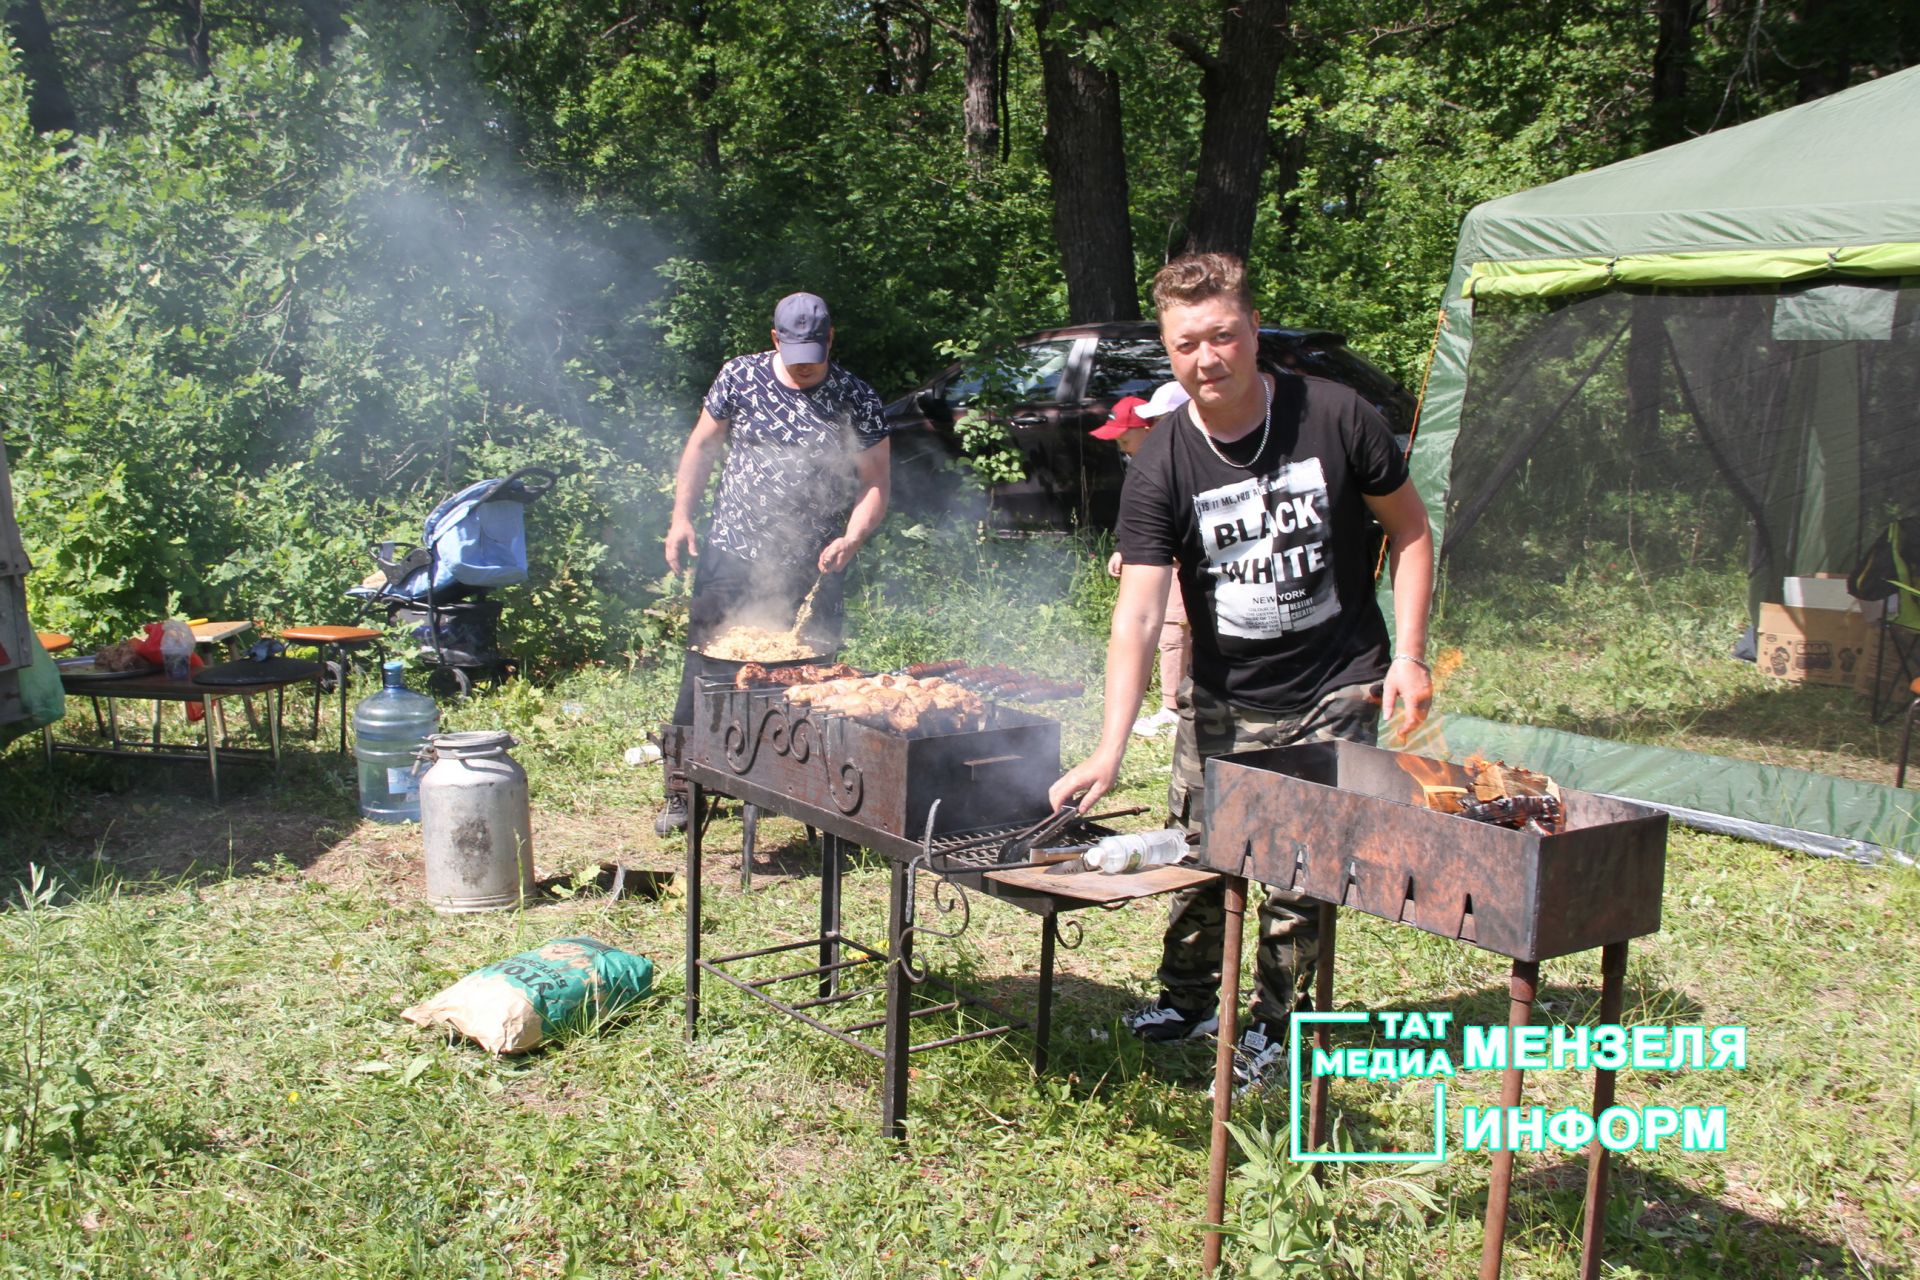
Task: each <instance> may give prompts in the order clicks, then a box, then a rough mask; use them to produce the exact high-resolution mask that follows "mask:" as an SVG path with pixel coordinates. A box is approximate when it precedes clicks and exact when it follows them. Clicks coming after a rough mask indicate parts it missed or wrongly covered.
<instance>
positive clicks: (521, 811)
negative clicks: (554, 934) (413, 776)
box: [420, 729, 535, 913]
mask: <svg viewBox="0 0 1920 1280" xmlns="http://www.w3.org/2000/svg"><path fill="white" fill-rule="evenodd" d="M513 745H514V741H513V736H512V735H511V734H509V733H507V732H506V731H505V730H504V729H487V730H481V731H478V732H472V733H436V734H434V735H433V736H432V737H430V738H428V739H427V751H428V752H429V753H431V755H432V758H433V761H434V763H433V767H432V768H430V769H428V770H427V772H426V776H424V777H423V778H421V779H420V830H421V834H422V835H423V836H424V837H425V839H426V846H427V866H426V870H427V905H428V906H431V907H432V908H433V909H434V910H435V911H441V912H447V913H453V912H463V911H497V910H500V909H501V908H504V907H514V906H518V905H520V904H521V903H522V902H528V901H531V900H532V899H533V896H534V892H535V889H534V880H533V819H532V814H531V812H530V811H529V809H528V805H527V775H526V772H525V771H524V770H523V769H521V767H520V766H519V765H518V764H515V763H514V760H513V757H512V756H510V755H508V754H507V748H508V747H511V746H513Z"/></svg>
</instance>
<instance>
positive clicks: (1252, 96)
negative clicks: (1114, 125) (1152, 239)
mask: <svg viewBox="0 0 1920 1280" xmlns="http://www.w3.org/2000/svg"><path fill="white" fill-rule="evenodd" d="M1288 5H1289V0H1225V2H1224V3H1223V4H1222V5H1221V10H1222V12H1221V17H1220V46H1219V49H1218V51H1217V52H1215V53H1212V54H1208V53H1206V52H1205V51H1204V50H1202V49H1200V48H1198V47H1197V46H1196V45H1194V44H1193V43H1192V42H1191V41H1178V40H1176V42H1175V43H1176V44H1178V45H1179V47H1180V48H1181V49H1182V51H1183V52H1185V53H1186V54H1187V56H1188V57H1190V58H1192V59H1193V60H1194V62H1195V63H1196V64H1197V65H1198V66H1199V67H1200V99H1201V102H1202V103H1203V104H1204V105H1205V107H1206V117H1205V120H1204V122H1203V123H1202V124H1201V126H1200V162H1199V172H1198V175H1197V177H1196V179H1195V181H1194V186H1193V204H1192V206H1191V207H1190V208H1189V209H1188V211H1187V234H1186V240H1185V243H1184V244H1183V245H1182V248H1183V249H1184V250H1185V251H1187V252H1189V253H1206V252H1215V251H1217V252H1222V253H1231V254H1236V255H1238V256H1240V257H1242V258H1244V257H1246V256H1247V254H1248V253H1249V252H1250V251H1251V250H1252V248H1253V218H1254V212H1255V211H1256V210H1257V209H1258V208H1259V204H1260V174H1261V171H1262V170H1263V169H1264V167H1265V166H1266V160H1267V117H1268V115H1269V114H1270V113H1271V112H1272V110H1273V85H1274V80H1275V78H1276V77H1277V76H1278V75H1279V73H1280V62H1281V59H1282V57H1283V56H1284V55H1285V54H1286V51H1287V43H1288V40H1287V30H1286V26H1287V10H1288Z"/></svg>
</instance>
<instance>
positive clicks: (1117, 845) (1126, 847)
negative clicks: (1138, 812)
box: [1080, 827, 1187, 876]
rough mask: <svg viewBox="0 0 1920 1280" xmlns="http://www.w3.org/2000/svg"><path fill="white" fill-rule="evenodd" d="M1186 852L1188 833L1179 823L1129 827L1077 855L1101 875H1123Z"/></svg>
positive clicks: (1178, 856)
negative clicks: (1153, 827) (1155, 827)
mask: <svg viewBox="0 0 1920 1280" xmlns="http://www.w3.org/2000/svg"><path fill="white" fill-rule="evenodd" d="M1186 856H1187V833H1186V832H1184V831H1182V830H1180V828H1178V827H1163V828H1161V829H1160V830H1158V831H1130V832H1128V833H1127V834H1126V835H1120V836H1108V837H1106V838H1105V839H1103V840H1101V841H1099V842H1098V843H1096V844H1095V845H1094V846H1093V848H1091V849H1089V850H1087V851H1086V852H1085V853H1084V854H1082V855H1080V857H1081V861H1082V862H1084V863H1086V865H1087V866H1088V868H1089V869H1091V870H1094V871H1098V872H1099V873H1100V874H1101V875H1103V876H1118V875H1125V874H1126V873H1127V872H1129V871H1145V870H1146V869H1147V868H1148V867H1159V866H1165V865H1166V864H1167V863H1170V862H1178V861H1180V859H1182V858H1184V857H1186Z"/></svg>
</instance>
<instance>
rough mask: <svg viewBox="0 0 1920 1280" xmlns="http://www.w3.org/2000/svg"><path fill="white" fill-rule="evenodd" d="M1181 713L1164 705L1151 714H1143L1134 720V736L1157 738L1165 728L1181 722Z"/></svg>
mask: <svg viewBox="0 0 1920 1280" xmlns="http://www.w3.org/2000/svg"><path fill="white" fill-rule="evenodd" d="M1179 720H1180V714H1179V712H1177V711H1169V710H1168V709H1167V708H1165V707H1162V708H1160V710H1158V711H1156V712H1154V713H1153V714H1152V715H1150V716H1141V717H1140V718H1139V719H1138V720H1135V721H1134V722H1133V736H1134V737H1136V738H1157V737H1159V736H1160V732H1161V730H1163V729H1171V728H1173V726H1174V725H1175V724H1177V723H1179Z"/></svg>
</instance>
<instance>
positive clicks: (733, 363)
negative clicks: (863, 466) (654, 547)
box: [706, 351, 887, 576]
mask: <svg viewBox="0 0 1920 1280" xmlns="http://www.w3.org/2000/svg"><path fill="white" fill-rule="evenodd" d="M706 408H707V412H708V413H710V414H712V415H713V416H714V418H715V419H717V420H718V421H721V422H724V423H726V424H727V465H726V467H725V469H724V470H723V471H721V473H720V493H719V496H718V497H717V498H716V499H715V500H714V507H713V525H712V527H711V529H710V530H709V531H708V533H707V541H708V543H709V545H711V546H715V547H719V548H720V549H721V550H723V551H730V552H732V553H733V554H734V555H736V556H739V557H741V558H742V559H744V560H752V561H755V562H756V563H765V564H776V565H794V566H811V565H812V563H813V562H814V561H816V560H818V559H819V557H820V552H821V551H822V550H824V549H825V548H826V545H827V544H828V543H829V542H832V541H833V540H834V539H835V538H837V537H839V536H840V535H841V534H842V533H845V532H846V527H847V516H848V513H849V512H850V511H851V510H852V507H853V500H854V497H855V496H856V494H857V493H858V491H859V485H858V481H857V478H856V476H855V473H854V465H853V458H854V455H855V454H856V453H859V452H861V451H863V450H866V449H870V448H872V447H873V446H874V445H876V444H879V443H880V441H881V440H883V439H884V438H885V437H886V433H887V432H886V424H885V421H884V420H883V418H882V416H881V412H880V397H879V396H877V395H875V394H874V392H873V388H872V387H869V386H868V385H867V384H866V383H864V382H862V381H861V380H860V379H859V378H856V377H854V376H853V375H852V374H851V373H848V372H847V371H846V370H845V369H842V368H841V367H840V366H839V365H837V364H835V365H830V366H829V367H828V369H827V376H826V378H825V379H824V380H823V381H822V382H820V383H819V385H817V386H813V387H809V388H808V389H807V390H805V391H799V390H796V389H794V388H793V387H789V386H787V385H786V384H785V383H784V382H781V381H780V379H779V377H778V376H777V375H776V374H775V373H774V371H773V352H771V351H760V352H756V353H754V354H753V355H746V356H738V357H736V358H734V359H732V360H729V361H727V362H726V364H724V365H722V366H721V367H720V372H719V374H718V375H717V376H715V378H714V380H713V386H712V388H711V389H710V390H708V392H707V399H706ZM807 572H808V574H809V576H810V575H811V569H810V568H809V569H808V570H807Z"/></svg>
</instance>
